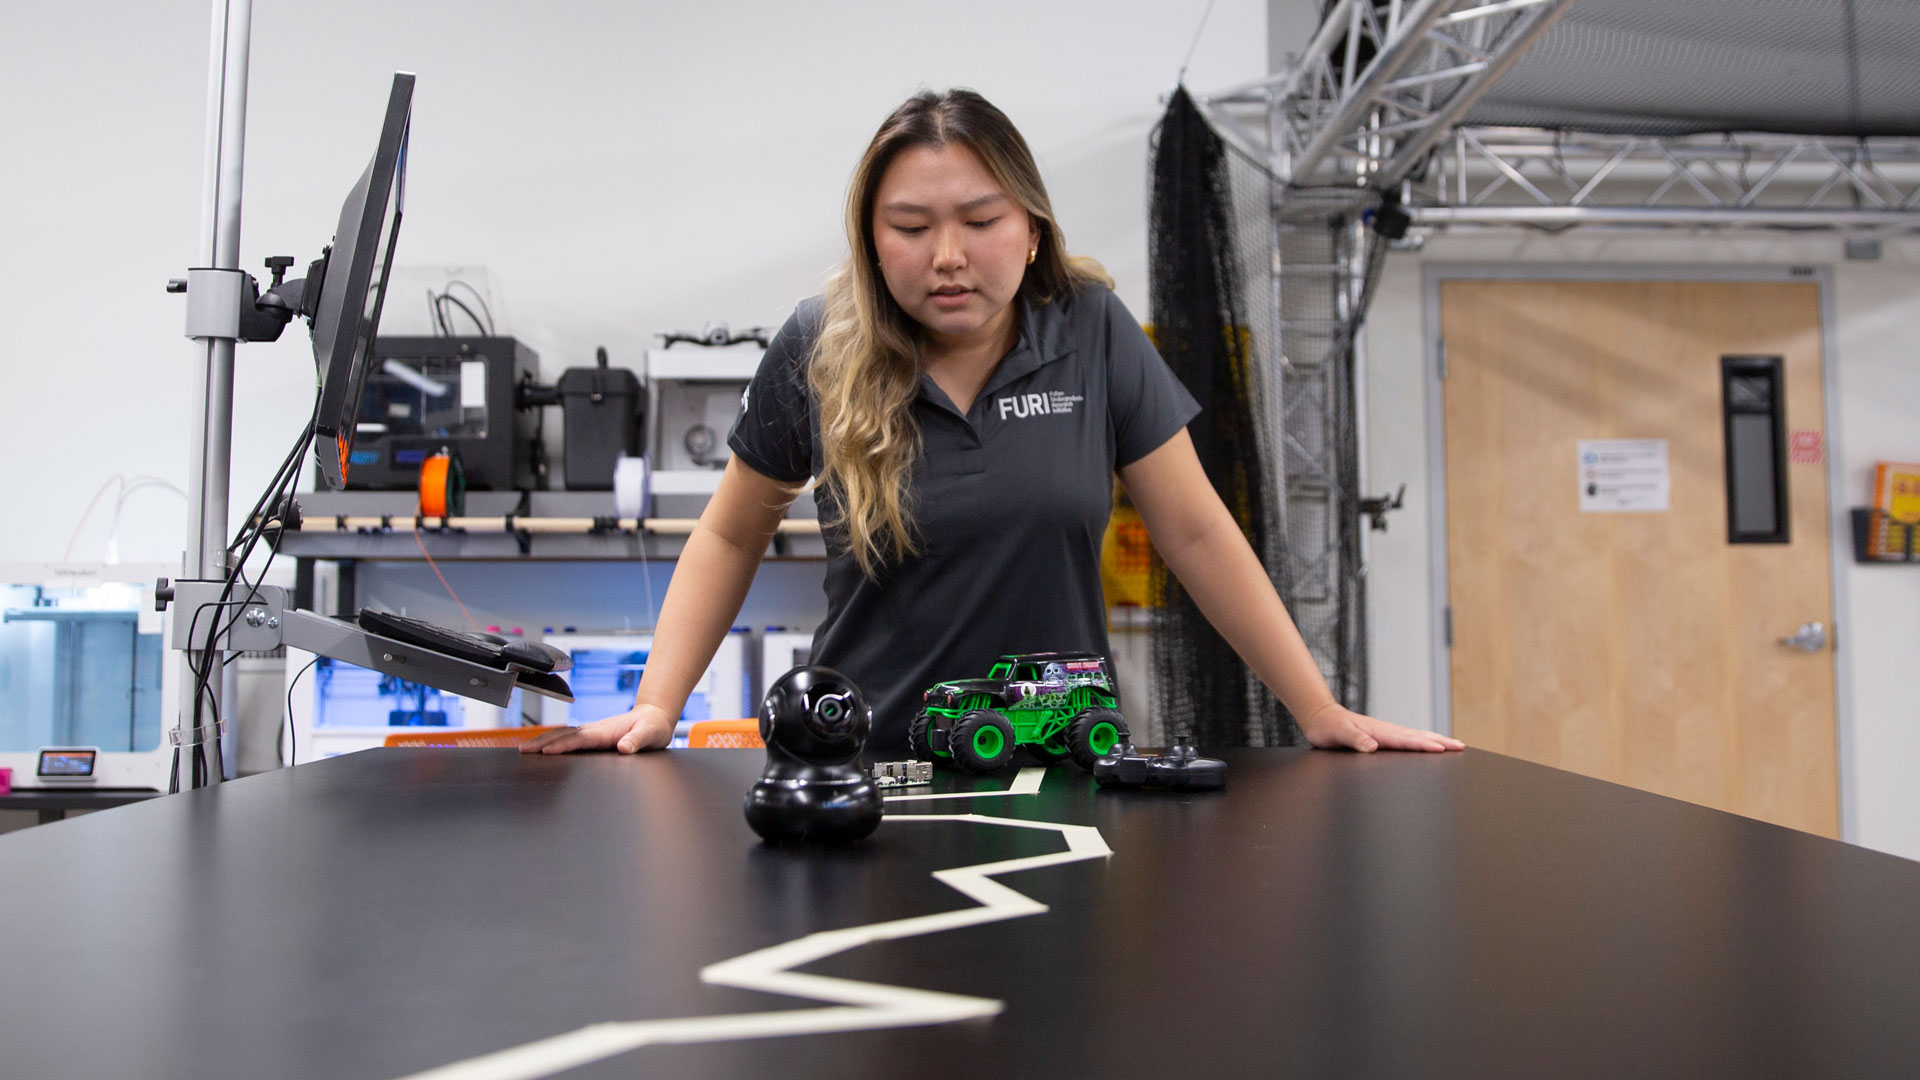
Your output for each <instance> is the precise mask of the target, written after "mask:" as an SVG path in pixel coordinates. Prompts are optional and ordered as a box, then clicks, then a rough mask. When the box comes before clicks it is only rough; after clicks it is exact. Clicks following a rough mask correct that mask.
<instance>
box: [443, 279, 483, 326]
mask: <svg viewBox="0 0 1920 1080" xmlns="http://www.w3.org/2000/svg"><path fill="white" fill-rule="evenodd" d="M455 285H458V286H460V287H461V288H463V289H465V290H467V291H468V292H470V293H472V294H473V302H474V303H476V304H479V305H480V311H481V312H482V313H483V314H485V315H486V317H487V336H488V337H493V336H494V331H493V309H492V308H489V307H488V306H487V298H486V297H484V296H481V295H480V290H479V289H476V288H474V287H473V286H471V285H469V284H467V283H466V282H464V281H461V280H459V279H458V278H455V279H454V280H452V281H449V282H447V288H446V292H445V295H447V296H448V298H449V299H451V296H452V293H453V287H454V286H455ZM456 302H457V301H456Z"/></svg>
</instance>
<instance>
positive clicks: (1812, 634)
mask: <svg viewBox="0 0 1920 1080" xmlns="http://www.w3.org/2000/svg"><path fill="white" fill-rule="evenodd" d="M1780 644H1782V645H1785V646H1787V647H1788V648H1790V649H1799V650H1800V651H1801V652H1819V651H1820V650H1821V649H1824V648H1826V647H1827V627H1826V624H1825V623H1817V622H1810V623H1801V624H1800V629H1798V630H1795V631H1794V632H1793V636H1792V637H1783V638H1781V639H1780Z"/></svg>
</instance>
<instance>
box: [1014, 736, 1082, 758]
mask: <svg viewBox="0 0 1920 1080" xmlns="http://www.w3.org/2000/svg"><path fill="white" fill-rule="evenodd" d="M1021 746H1022V747H1023V748H1024V749H1025V750H1026V751H1027V753H1028V754H1031V755H1032V756H1033V760H1035V761H1037V762H1039V763H1040V764H1042V765H1058V764H1060V763H1061V762H1063V761H1065V760H1067V759H1068V758H1070V757H1072V756H1073V751H1071V750H1069V749H1067V733H1066V732H1064V731H1062V732H1061V733H1060V734H1058V735H1056V736H1054V738H1053V740H1052V741H1051V742H1045V743H1022V744H1021Z"/></svg>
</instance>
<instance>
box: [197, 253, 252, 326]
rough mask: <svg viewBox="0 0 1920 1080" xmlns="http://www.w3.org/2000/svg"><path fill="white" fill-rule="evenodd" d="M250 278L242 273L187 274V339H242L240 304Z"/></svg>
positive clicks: (205, 271) (202, 271)
mask: <svg viewBox="0 0 1920 1080" xmlns="http://www.w3.org/2000/svg"><path fill="white" fill-rule="evenodd" d="M246 283H247V275H246V273H245V272H244V271H241V270H215V269H212V268H210V267H198V268H194V269H190V270H188V271H187V336H188V337H190V338H227V339H229V340H231V339H235V338H238V337H239V336H240V302H241V297H242V295H243V294H244V293H245V291H246Z"/></svg>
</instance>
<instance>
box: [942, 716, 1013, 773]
mask: <svg viewBox="0 0 1920 1080" xmlns="http://www.w3.org/2000/svg"><path fill="white" fill-rule="evenodd" d="M947 745H948V747H949V748H950V749H951V750H952V752H953V762H954V764H956V765H958V766H960V767H961V768H963V769H965V770H967V771H968V772H970V773H990V772H998V771H999V770H1001V769H1004V768H1006V766H1007V762H1009V761H1012V760H1013V725H1012V724H1010V723H1008V722H1007V718H1006V717H1004V716H1001V715H1000V714H999V713H997V712H994V711H993V710H992V709H975V710H974V711H972V712H970V713H968V714H967V715H965V716H963V717H961V718H960V722H959V723H957V724H955V725H953V730H952V731H950V732H949V733H948V734H947Z"/></svg>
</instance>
